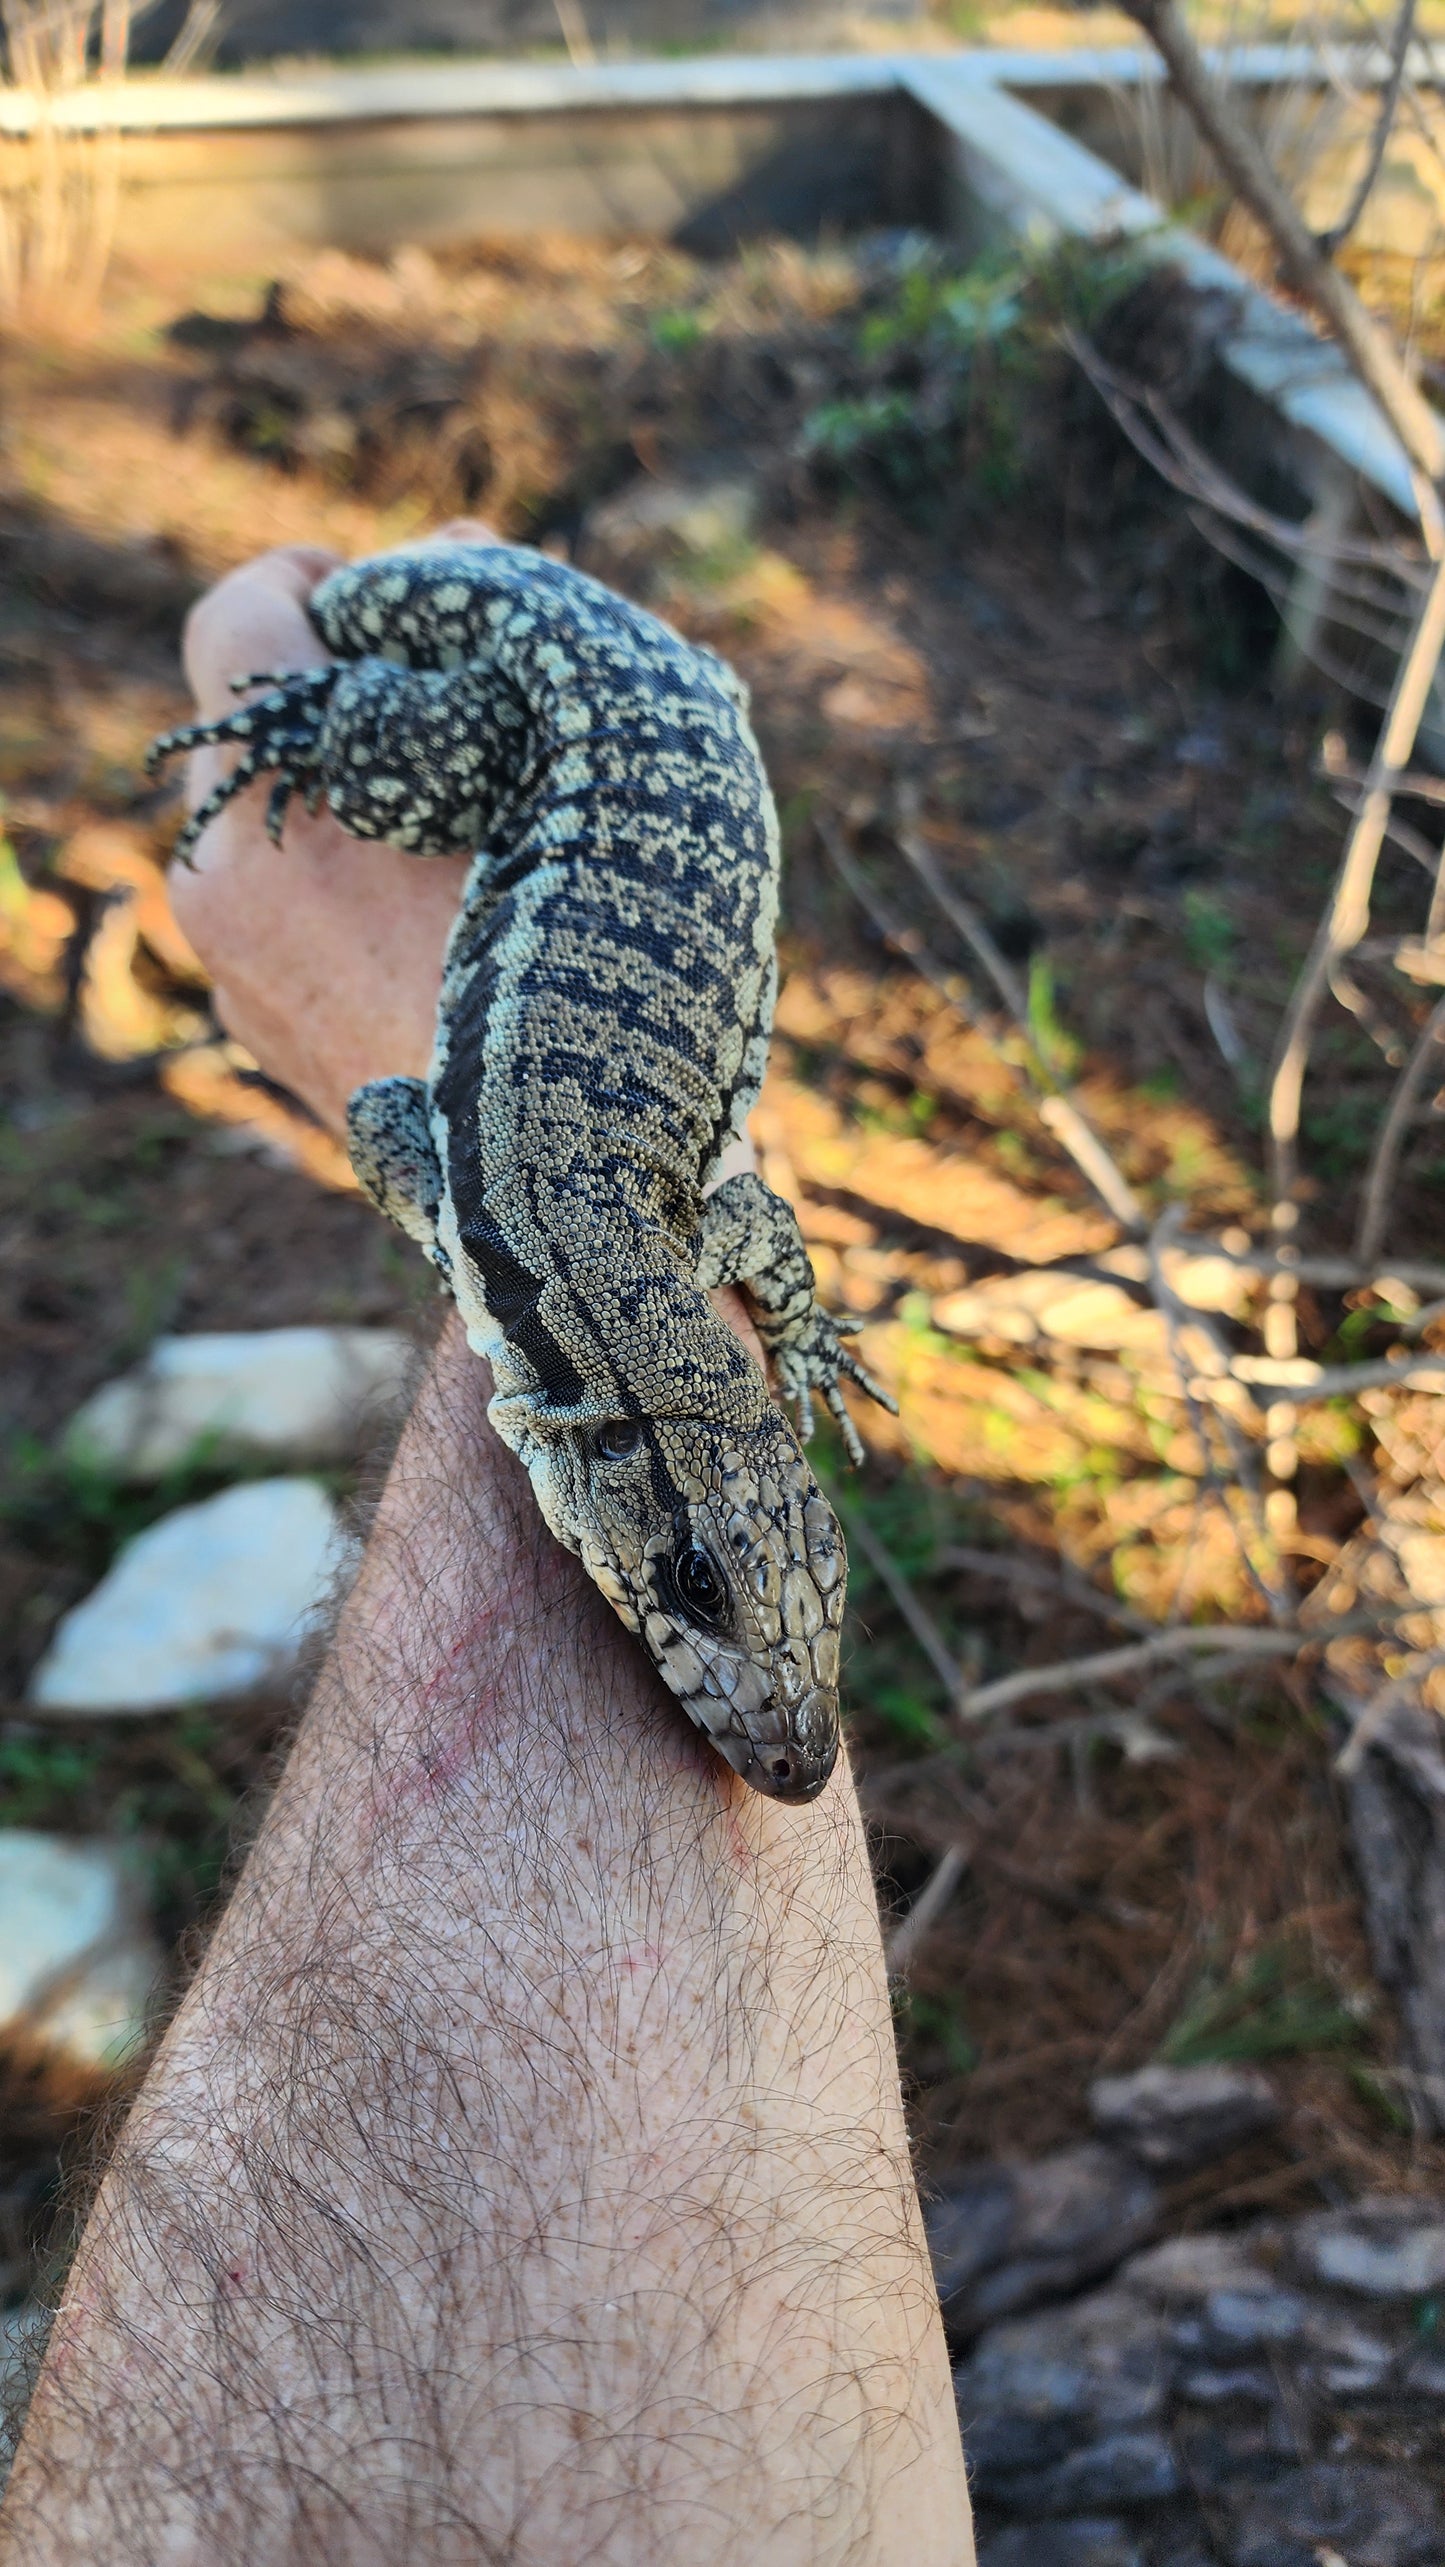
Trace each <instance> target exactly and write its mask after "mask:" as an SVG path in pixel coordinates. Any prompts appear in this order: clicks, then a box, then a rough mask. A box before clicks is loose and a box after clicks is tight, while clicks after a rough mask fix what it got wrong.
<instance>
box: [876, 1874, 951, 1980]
mask: <svg viewBox="0 0 1445 2567" xmlns="http://www.w3.org/2000/svg"><path fill="white" fill-rule="evenodd" d="M968 1866H969V1856H968V1854H967V1853H966V1852H965V1850H964V1848H963V1847H962V1846H961V1845H950V1846H948V1847H946V1848H945V1850H944V1852H943V1853H942V1854H941V1855H940V1857H939V1860H938V1862H937V1863H936V1864H935V1866H934V1868H933V1870H932V1871H931V1872H930V1873H929V1875H928V1878H927V1880H926V1881H925V1882H924V1884H923V1887H922V1889H921V1890H920V1891H919V1893H918V1896H917V1898H916V1899H915V1900H914V1902H913V1905H912V1906H911V1908H910V1909H909V1911H908V1913H907V1915H906V1916H905V1917H903V1918H902V1920H901V1921H900V1922H899V1924H897V1925H895V1927H894V1929H893V1932H892V1933H891V1934H890V1935H889V1937H888V1940H887V1942H886V1943H885V1944H884V1946H883V1958H884V1962H885V1964H886V1966H887V1970H888V1976H889V1977H890V1979H903V1978H906V1977H907V1975H908V1969H909V1965H910V1963H911V1962H912V1960H913V1958H914V1955H915V1953H916V1952H917V1950H918V1947H919V1945H920V1943H921V1942H922V1941H923V1938H924V1936H925V1934H926V1933H927V1932H928V1929H929V1927H930V1926H931V1925H934V1924H936V1923H937V1921H938V1919H939V1917H940V1916H941V1915H942V1914H943V1911H944V1909H945V1908H946V1907H947V1905H948V1902H949V1900H950V1899H951V1898H952V1896H953V1893H954V1891H955V1890H956V1889H957V1887H958V1885H959V1882H960V1881H961V1880H962V1879H963V1876H964V1874H965V1872H966V1871H967V1870H968Z"/></svg>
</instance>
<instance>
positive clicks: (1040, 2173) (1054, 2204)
mask: <svg viewBox="0 0 1445 2567" xmlns="http://www.w3.org/2000/svg"><path fill="white" fill-rule="evenodd" d="M1158 2210H1159V2197H1158V2194H1157V2192H1156V2190H1155V2187H1154V2185H1153V2183H1152V2181H1151V2180H1150V2178H1149V2177H1148V2176H1147V2175H1146V2174H1144V2173H1143V2171H1142V2170H1141V2168H1139V2167H1138V2166H1137V2165H1135V2164H1134V2163H1133V2161H1132V2160H1131V2159H1129V2158H1127V2157H1124V2156H1122V2155H1121V2154H1120V2153H1119V2151H1118V2150H1116V2149H1112V2148H1106V2147H1103V2146H1102V2145H1100V2144H1099V2143H1098V2142H1096V2141H1095V2142H1087V2143H1086V2144H1085V2145H1084V2146H1083V2147H1080V2148H1063V2149H1059V2150H1058V2151H1057V2152H1056V2153H1055V2154H1054V2155H1053V2156H1050V2157H1041V2158H1038V2159H1037V2160H1036V2161H1035V2162H1034V2163H1033V2164H1032V2165H1024V2166H987V2167H981V2168H980V2169H979V2171H978V2172H977V2174H975V2175H973V2176H970V2177H968V2178H966V2179H965V2181H964V2182H963V2183H961V2184H958V2185H955V2186H953V2187H952V2188H951V2189H950V2191H949V2192H948V2193H947V2194H945V2195H944V2197H943V2198H942V2200H940V2201H938V2202H935V2203H934V2204H932V2205H931V2207H930V2208H929V2210H928V2211H927V2212H926V2214H925V2219H926V2225H927V2228H928V2237H929V2245H930V2249H931V2251H932V2254H933V2259H934V2273H935V2276H936V2279H937V2282H938V2289H939V2297H940V2299H941V2301H942V2303H943V2313H944V2319H945V2323H946V2324H947V2326H948V2327H949V2329H950V2331H951V2332H952V2334H953V2335H954V2336H955V2338H956V2339H959V2340H963V2339H966V2338H968V2337H969V2336H972V2335H976V2334H977V2333H978V2331H979V2329H980V2328H981V2327H984V2326H987V2325H990V2324H991V2323H992V2322H993V2321H994V2320H996V2319H998V2318H1002V2317H1009V2316H1012V2315H1013V2314H1014V2313H1015V2312H1016V2311H1022V2310H1024V2309H1028V2308H1034V2307H1037V2306H1038V2305H1039V2303H1040V2302H1041V2301H1046V2300H1055V2299H1063V2298H1066V2297H1067V2296H1068V2295H1069V2294H1070V2293H1071V2292H1074V2291H1076V2290H1078V2289H1080V2288H1081V2287H1082V2286H1083V2285H1084V2284H1085V2283H1087V2282H1092V2281H1098V2280H1100V2279H1102V2277H1103V2276H1104V2275H1105V2274H1106V2273H1109V2272H1112V2270H1113V2268H1114V2266H1115V2265H1116V2264H1118V2263H1119V2262H1120V2261H1121V2259H1122V2258H1123V2257H1124V2256H1126V2255H1128V2254H1130V2253H1131V2252H1132V2250H1133V2249H1134V2248H1136V2247H1137V2246H1139V2245H1140V2244H1141V2243H1142V2241H1143V2240H1144V2239H1145V2238H1146V2237H1147V2236H1148V2235H1149V2233H1150V2231H1151V2230H1152V2228H1153V2226H1154V2224H1155V2221H1156V2219H1157V2217H1158Z"/></svg>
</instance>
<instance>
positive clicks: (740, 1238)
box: [697, 1175, 898, 1463]
mask: <svg viewBox="0 0 1445 2567" xmlns="http://www.w3.org/2000/svg"><path fill="white" fill-rule="evenodd" d="M697 1280H698V1282H699V1283H700V1284H701V1285H702V1286H703V1288H704V1290H710V1289H711V1288H712V1287H713V1286H714V1285H715V1284H741V1285H742V1286H743V1287H744V1288H745V1290H746V1292H747V1295H748V1299H749V1300H750V1301H751V1303H752V1305H753V1309H754V1311H755V1313H756V1317H757V1323H758V1335H759V1336H760V1337H761V1339H762V1341H763V1344H764V1346H765V1347H766V1348H767V1351H768V1354H769V1355H770V1357H771V1358H772V1362H773V1365H774V1368H775V1370H776V1372H777V1376H778V1384H779V1387H780V1389H781V1390H782V1392H783V1395H784V1397H785V1398H786V1399H791V1400H796V1402H797V1407H798V1432H799V1434H800V1435H801V1436H802V1438H803V1441H804V1442H805V1443H806V1442H807V1439H808V1437H809V1436H810V1435H811V1434H812V1431H813V1397H812V1395H813V1392H814V1391H815V1390H817V1391H821V1392H822V1394H823V1400H824V1404H825V1405H826V1406H827V1407H828V1408H829V1409H830V1410H831V1411H832V1414H833V1416H834V1417H835V1418H836V1419H837V1421H838V1426H839V1429H840V1431H841V1433H842V1437H843V1442H844V1444H845V1446H846V1447H847V1451H848V1458H849V1460H850V1461H851V1462H854V1463H858V1462H861V1461H862V1459H863V1443H862V1438H861V1437H860V1435H859V1433H858V1429H857V1427H856V1426H855V1425H854V1423H853V1420H852V1418H851V1417H850V1416H849V1414H848V1411H847V1409H846V1407H845V1406H844V1403H843V1393H842V1388H841V1382H842V1379H843V1377H845V1376H846V1378H847V1379H848V1380H849V1381H852V1382H856V1383H857V1385H858V1387H859V1389H860V1390H866V1392H867V1393H868V1396H869V1398H870V1399H876V1400H877V1401H878V1403H879V1406H880V1407H882V1408H887V1409H890V1410H892V1412H893V1414H894V1415H895V1416H896V1415H897V1413H898V1404H897V1402H896V1400H894V1399H891V1398H890V1397H889V1394H888V1392H887V1391H886V1390H884V1388H883V1386H882V1384H881V1383H880V1382H876V1381H875V1380H874V1379H873V1376H872V1374H871V1373H868V1372H865V1371H864V1369H863V1366H862V1365H861V1364H860V1363H859V1362H858V1360H857V1357H856V1356H854V1355H850V1354H849V1352H848V1349H847V1347H846V1346H845V1345H843V1343H842V1340H843V1338H845V1337H853V1336H856V1335H857V1333H858V1330H859V1329H860V1328H861V1327H862V1324H863V1323H862V1321H861V1320H860V1319H849V1318H844V1319H835V1318H833V1316H832V1315H831V1313H830V1312H828V1311H826V1310H824V1309H823V1307H822V1305H821V1303H820V1302H819V1300H818V1297H817V1290H816V1286H815V1283H814V1278H813V1268H812V1263H811V1260H810V1258H809V1256H808V1251H807V1249H806V1248H805V1246H804V1245H803V1234H802V1232H801V1230H800V1229H799V1228H798V1216H797V1214H796V1213H795V1212H794V1210H793V1207H792V1205H791V1204H790V1203H785V1202H784V1201H783V1198H782V1196H781V1195H778V1194H774V1193H773V1191H772V1189H771V1187H769V1186H765V1185H764V1183H763V1181H762V1178H761V1177H759V1176H751V1175H750V1176H739V1177H729V1178H728V1180H727V1183H726V1184H725V1185H720V1186H719V1187H718V1188H717V1189H716V1191H715V1193H713V1194H710V1195H709V1196H708V1198H707V1200H706V1202H705V1203H704V1205H703V1208H702V1221H701V1224H700V1226H699V1232H698V1261H697Z"/></svg>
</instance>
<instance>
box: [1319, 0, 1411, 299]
mask: <svg viewBox="0 0 1445 2567" xmlns="http://www.w3.org/2000/svg"><path fill="white" fill-rule="evenodd" d="M1414 24H1415V0H1400V5H1399V7H1398V9H1397V10H1396V12H1395V24H1394V27H1393V28H1392V30H1391V34H1390V73H1389V78H1388V79H1387V80H1386V82H1385V84H1384V87H1383V88H1382V90H1381V91H1380V101H1379V106H1378V108H1377V110H1376V114H1375V130H1374V133H1373V135H1372V136H1371V139H1370V149H1369V154H1368V157H1367V159H1366V161H1365V166H1364V168H1363V169H1362V170H1361V172H1360V176H1359V179H1358V181H1357V182H1356V186H1355V192H1354V194H1353V196H1352V197H1351V198H1350V201H1349V204H1348V205H1347V206H1346V208H1345V210H1344V212H1343V214H1342V215H1341V216H1340V219H1339V221H1338V222H1337V223H1332V224H1331V225H1330V228H1329V230H1328V231H1327V232H1317V233H1316V234H1315V241H1316V245H1317V247H1318V248H1319V249H1321V250H1322V251H1323V252H1324V255H1325V257H1326V258H1333V257H1334V255H1335V253H1336V251H1337V250H1339V249H1341V248H1342V247H1343V245H1344V243H1345V242H1346V241H1347V240H1348V239H1349V237H1350V234H1351V232H1352V231H1353V230H1354V228H1355V225H1356V224H1357V223H1358V221H1359V219H1360V216H1361V215H1362V214H1363V212H1364V210H1365V207H1366V205H1367V204H1368V203H1369V201H1370V197H1371V196H1372V194H1373V193H1374V186H1375V181H1376V179H1377V178H1378V177H1379V175H1380V171H1381V169H1382V167H1383V166H1384V159H1385V148H1386V145H1387V144H1388V142H1389V139H1390V131H1391V128H1392V126H1393V125H1394V122H1395V111H1396V109H1397V108H1398V106H1399V104H1400V83H1401V80H1402V79H1403V78H1404V73H1405V56H1406V53H1407V52H1408V50H1409V44H1410V31H1411V29H1412V28H1413V26H1414Z"/></svg>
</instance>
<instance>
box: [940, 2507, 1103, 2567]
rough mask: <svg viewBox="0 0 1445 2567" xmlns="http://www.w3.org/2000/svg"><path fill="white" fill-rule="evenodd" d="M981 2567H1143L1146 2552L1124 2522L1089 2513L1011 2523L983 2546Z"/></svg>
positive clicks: (980, 2554)
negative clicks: (1069, 2519) (1070, 2518)
mask: <svg viewBox="0 0 1445 2567" xmlns="http://www.w3.org/2000/svg"><path fill="white" fill-rule="evenodd" d="M978 2567H1144V2553H1143V2551H1142V2549H1141V2548H1140V2547H1139V2544H1138V2542H1137V2541H1136V2540H1135V2539H1134V2538H1133V2536H1132V2534H1131V2533H1129V2532H1128V2531H1127V2530H1126V2529H1125V2527H1124V2525H1123V2523H1121V2522H1111V2521H1109V2520H1108V2519H1107V2518H1104V2519H1101V2518H1100V2517H1099V2516H1098V2515H1097V2514H1087V2515H1083V2516H1078V2517H1076V2518H1075V2520H1074V2521H1073V2522H1040V2523H1012V2524H1010V2526H1009V2528H1008V2530H1007V2531H999V2532H995V2534H994V2536H993V2538H992V2540H985V2541H983V2542H982V2543H981V2545H980V2548H979V2553H978Z"/></svg>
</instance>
